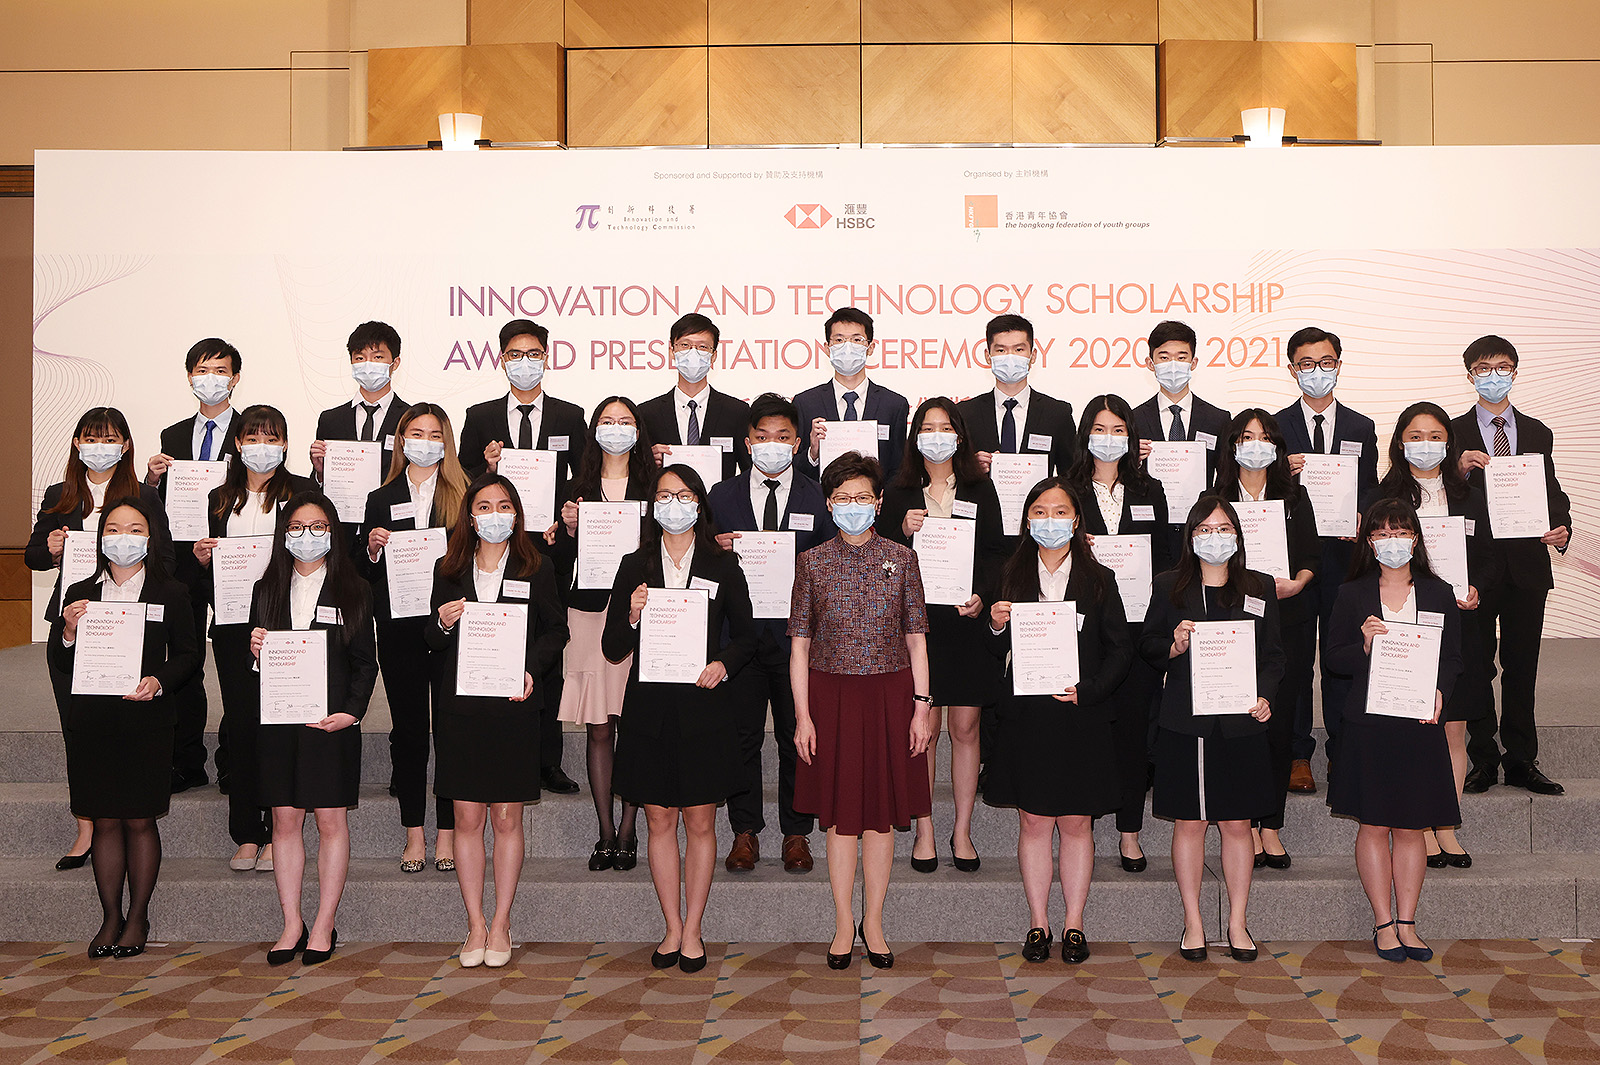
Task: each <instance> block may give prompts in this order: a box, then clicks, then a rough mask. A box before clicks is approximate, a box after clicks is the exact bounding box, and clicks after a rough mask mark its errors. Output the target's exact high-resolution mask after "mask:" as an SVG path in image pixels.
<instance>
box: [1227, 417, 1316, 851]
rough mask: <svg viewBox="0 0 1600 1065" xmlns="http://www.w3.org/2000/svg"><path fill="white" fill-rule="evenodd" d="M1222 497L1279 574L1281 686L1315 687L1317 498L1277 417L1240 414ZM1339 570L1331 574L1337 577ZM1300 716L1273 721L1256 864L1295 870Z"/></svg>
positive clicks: (1255, 550)
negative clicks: (1268, 801)
mask: <svg viewBox="0 0 1600 1065" xmlns="http://www.w3.org/2000/svg"><path fill="white" fill-rule="evenodd" d="M1216 491H1217V494H1218V495H1220V496H1222V498H1224V499H1226V500H1228V501H1230V502H1232V503H1233V504H1234V505H1235V506H1234V509H1235V510H1236V511H1238V513H1239V516H1240V520H1241V521H1243V522H1244V528H1243V529H1241V530H1240V532H1241V534H1242V535H1243V538H1244V542H1245V561H1246V562H1247V563H1248V564H1249V565H1250V566H1251V567H1252V568H1254V569H1256V570H1258V571H1260V572H1262V573H1265V574H1267V575H1268V576H1269V577H1271V578H1272V581H1273V586H1274V592H1275V596H1276V598H1277V600H1278V621H1279V624H1280V625H1281V632H1282V642H1283V681H1282V682H1281V683H1280V684H1279V685H1278V690H1279V691H1281V692H1283V694H1284V698H1283V700H1281V701H1283V702H1285V703H1287V701H1288V699H1289V696H1290V693H1293V692H1297V691H1300V690H1302V689H1304V690H1305V691H1310V690H1311V663H1312V659H1313V658H1314V657H1315V655H1316V639H1317V631H1316V629H1317V613H1316V604H1315V602H1313V601H1312V597H1311V596H1309V595H1306V594H1305V590H1306V587H1307V586H1308V585H1309V584H1310V583H1311V582H1312V581H1313V580H1314V579H1316V576H1317V571H1318V570H1320V569H1321V568H1322V541H1321V540H1319V539H1318V538H1317V519H1316V514H1315V512H1314V511H1313V510H1312V509H1311V497H1310V496H1309V495H1307V494H1306V490H1305V489H1304V488H1303V487H1301V486H1300V484H1299V483H1298V482H1297V481H1296V479H1295V477H1294V475H1293V474H1291V473H1290V472H1289V448H1288V445H1287V444H1285V443H1284V438H1283V433H1282V432H1281V431H1280V430H1279V429H1278V421H1277V419H1276V418H1274V417H1273V416H1272V415H1270V414H1268V413H1267V412H1266V411H1264V410H1261V409H1259V408H1250V409H1247V410H1243V411H1240V412H1239V413H1238V414H1236V415H1234V417H1233V421H1231V422H1229V423H1228V431H1227V434H1226V436H1225V438H1224V439H1223V440H1222V441H1220V442H1219V443H1218V445H1217V487H1216ZM1338 576H1339V575H1334V576H1333V577H1332V578H1331V579H1334V580H1337V579H1338ZM1293 732H1294V714H1293V713H1292V712H1291V711H1290V710H1288V709H1286V710H1285V712H1284V713H1281V714H1274V715H1272V718H1271V719H1270V720H1269V721H1268V722H1267V743H1268V746H1269V747H1270V748H1271V750H1272V787H1273V796H1274V802H1273V807H1272V811H1271V812H1270V813H1268V814H1267V815H1266V816H1265V817H1261V818H1258V819H1256V820H1255V821H1253V822H1252V823H1251V830H1252V832H1253V834H1254V837H1255V838H1254V840H1253V842H1254V844H1255V850H1256V860H1255V863H1256V868H1257V869H1259V868H1261V867H1262V866H1263V865H1265V866H1268V867H1269V868H1272V869H1287V868H1289V863H1290V858H1289V853H1288V852H1287V851H1286V850H1284V848H1283V840H1282V839H1280V838H1279V835H1278V834H1279V833H1280V832H1281V831H1283V811H1284V806H1285V804H1286V803H1287V802H1288V799H1289V771H1290V769H1291V768H1292V767H1293V763H1294V752H1293V750H1292V749H1291V742H1292V741H1293V739H1294V736H1293Z"/></svg>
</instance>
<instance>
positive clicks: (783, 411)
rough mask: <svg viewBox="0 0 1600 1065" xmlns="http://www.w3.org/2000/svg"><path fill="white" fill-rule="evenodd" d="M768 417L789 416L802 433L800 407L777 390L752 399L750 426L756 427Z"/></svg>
mask: <svg viewBox="0 0 1600 1065" xmlns="http://www.w3.org/2000/svg"><path fill="white" fill-rule="evenodd" d="M767 418H787V419H788V421H789V424H790V425H792V426H794V431H795V435H797V436H798V435H799V433H800V409H799V408H798V407H796V406H795V405H794V404H793V403H791V402H789V401H788V400H786V399H784V398H783V397H782V396H780V395H778V394H777V393H776V392H764V393H762V394H761V395H759V396H757V397H756V398H755V399H752V400H751V401H750V419H749V421H750V428H751V429H754V428H755V427H756V426H758V425H760V424H761V423H762V422H763V421H765V420H766V419H767Z"/></svg>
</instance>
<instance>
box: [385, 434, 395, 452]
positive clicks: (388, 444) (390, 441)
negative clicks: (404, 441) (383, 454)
mask: <svg viewBox="0 0 1600 1065" xmlns="http://www.w3.org/2000/svg"><path fill="white" fill-rule="evenodd" d="M383 450H385V451H393V450H394V434H393V433H390V434H389V435H388V436H386V437H384V438H383Z"/></svg>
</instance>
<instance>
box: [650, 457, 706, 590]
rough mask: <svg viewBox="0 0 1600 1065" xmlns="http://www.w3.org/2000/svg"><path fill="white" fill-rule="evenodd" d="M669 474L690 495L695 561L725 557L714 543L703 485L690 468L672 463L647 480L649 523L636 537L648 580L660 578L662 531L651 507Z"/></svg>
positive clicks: (697, 475)
mask: <svg viewBox="0 0 1600 1065" xmlns="http://www.w3.org/2000/svg"><path fill="white" fill-rule="evenodd" d="M669 473H670V474H672V475H673V476H674V477H676V478H677V479H678V480H680V481H682V482H683V486H684V487H685V488H687V489H688V490H689V491H691V492H693V493H694V498H695V502H696V503H697V506H696V508H695V510H696V513H695V516H694V554H695V557H696V558H718V557H720V556H722V555H725V554H727V550H726V549H725V548H723V546H722V545H721V544H719V543H717V526H716V523H715V522H713V521H712V520H711V505H710V504H709V503H708V502H707V501H706V483H705V482H704V481H703V480H701V479H700V475H699V474H698V473H696V472H695V470H694V467H693V466H688V465H685V464H684V463H681V462H675V463H673V464H672V465H670V466H663V467H662V468H661V471H660V472H659V473H657V474H656V475H655V476H654V477H653V478H651V480H650V493H649V496H648V498H649V499H650V506H651V508H652V514H651V516H650V520H649V521H647V522H645V523H644V529H643V531H642V533H641V534H640V536H639V550H641V551H643V552H644V553H645V555H644V564H645V571H646V572H647V573H649V574H650V575H651V576H652V577H661V576H662V571H661V536H662V531H663V530H662V528H661V525H660V523H659V522H657V521H656V520H655V515H654V513H653V508H654V507H655V498H656V492H657V491H659V490H660V488H661V479H662V478H663V477H665V476H666V475H667V474H669Z"/></svg>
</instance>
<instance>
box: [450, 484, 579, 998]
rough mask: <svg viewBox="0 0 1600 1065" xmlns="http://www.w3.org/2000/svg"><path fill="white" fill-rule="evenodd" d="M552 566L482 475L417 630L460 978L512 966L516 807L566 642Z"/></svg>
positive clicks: (499, 488) (522, 798)
mask: <svg viewBox="0 0 1600 1065" xmlns="http://www.w3.org/2000/svg"><path fill="white" fill-rule="evenodd" d="M553 569H554V567H552V566H551V564H550V563H549V561H547V560H546V559H545V558H544V556H543V555H541V554H540V553H539V552H538V550H537V549H536V548H535V547H534V546H533V541H532V540H530V539H529V538H528V533H527V530H526V529H525V528H524V527H523V512H522V500H521V498H520V497H519V496H518V495H517V489H516V487H515V486H514V485H512V483H511V482H510V481H509V480H507V479H506V478H504V477H501V476H499V475H498V474H493V473H486V474H484V475H483V476H481V477H479V478H478V479H477V480H476V481H474V482H473V483H472V487H471V488H470V489H468V492H467V501H466V504H465V505H464V506H463V507H462V508H461V514H460V516H459V517H458V518H457V519H456V527H455V532H454V535H452V536H451V538H450V548H449V550H447V551H446V552H445V555H444V557H443V558H441V559H440V560H439V563H438V566H437V568H436V571H435V575H434V581H433V596H432V604H433V610H432V612H431V615H430V617H429V621H428V624H427V628H426V631H427V639H428V646H430V647H432V648H433V649H434V650H435V651H437V652H439V706H438V710H437V713H436V714H435V715H434V757H435V762H434V774H433V790H434V792H435V794H437V795H438V796H439V798H440V800H441V801H445V802H453V803H454V806H455V825H456V829H457V831H458V833H459V835H458V838H457V839H456V878H457V879H458V880H459V881H460V882H461V897H462V900H463V901H464V902H465V903H466V907H467V939H466V942H464V943H462V944H461V966H462V968H464V969H471V968H474V967H476V966H478V965H487V966H489V967H490V968H499V967H501V966H503V965H505V964H506V963H507V962H509V961H510V960H511V904H512V902H513V901H514V900H515V898H516V893H517V878H518V877H519V876H520V875H521V873H522V854H523V839H522V809H523V804H524V803H528V802H534V801H537V800H538V798H539V711H540V704H541V702H542V699H543V694H542V693H543V686H542V685H540V684H539V683H538V679H539V678H540V677H542V676H544V674H545V672H546V671H547V670H549V669H550V668H551V667H552V666H554V665H555V663H556V660H557V659H558V658H559V657H560V656H561V649H562V647H563V646H564V645H565V644H566V642H567V624H566V620H565V619H564V618H563V617H562V615H561V600H560V598H559V596H558V594H557V592H556V580H555V575H554V572H553ZM485 822H488V823H490V824H492V825H493V828H494V904H495V910H494V919H493V920H488V921H486V920H485V919H484V916H483V879H484V866H485V864H486V862H487V859H486V858H485V852H484V844H483V830H484V825H485Z"/></svg>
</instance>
